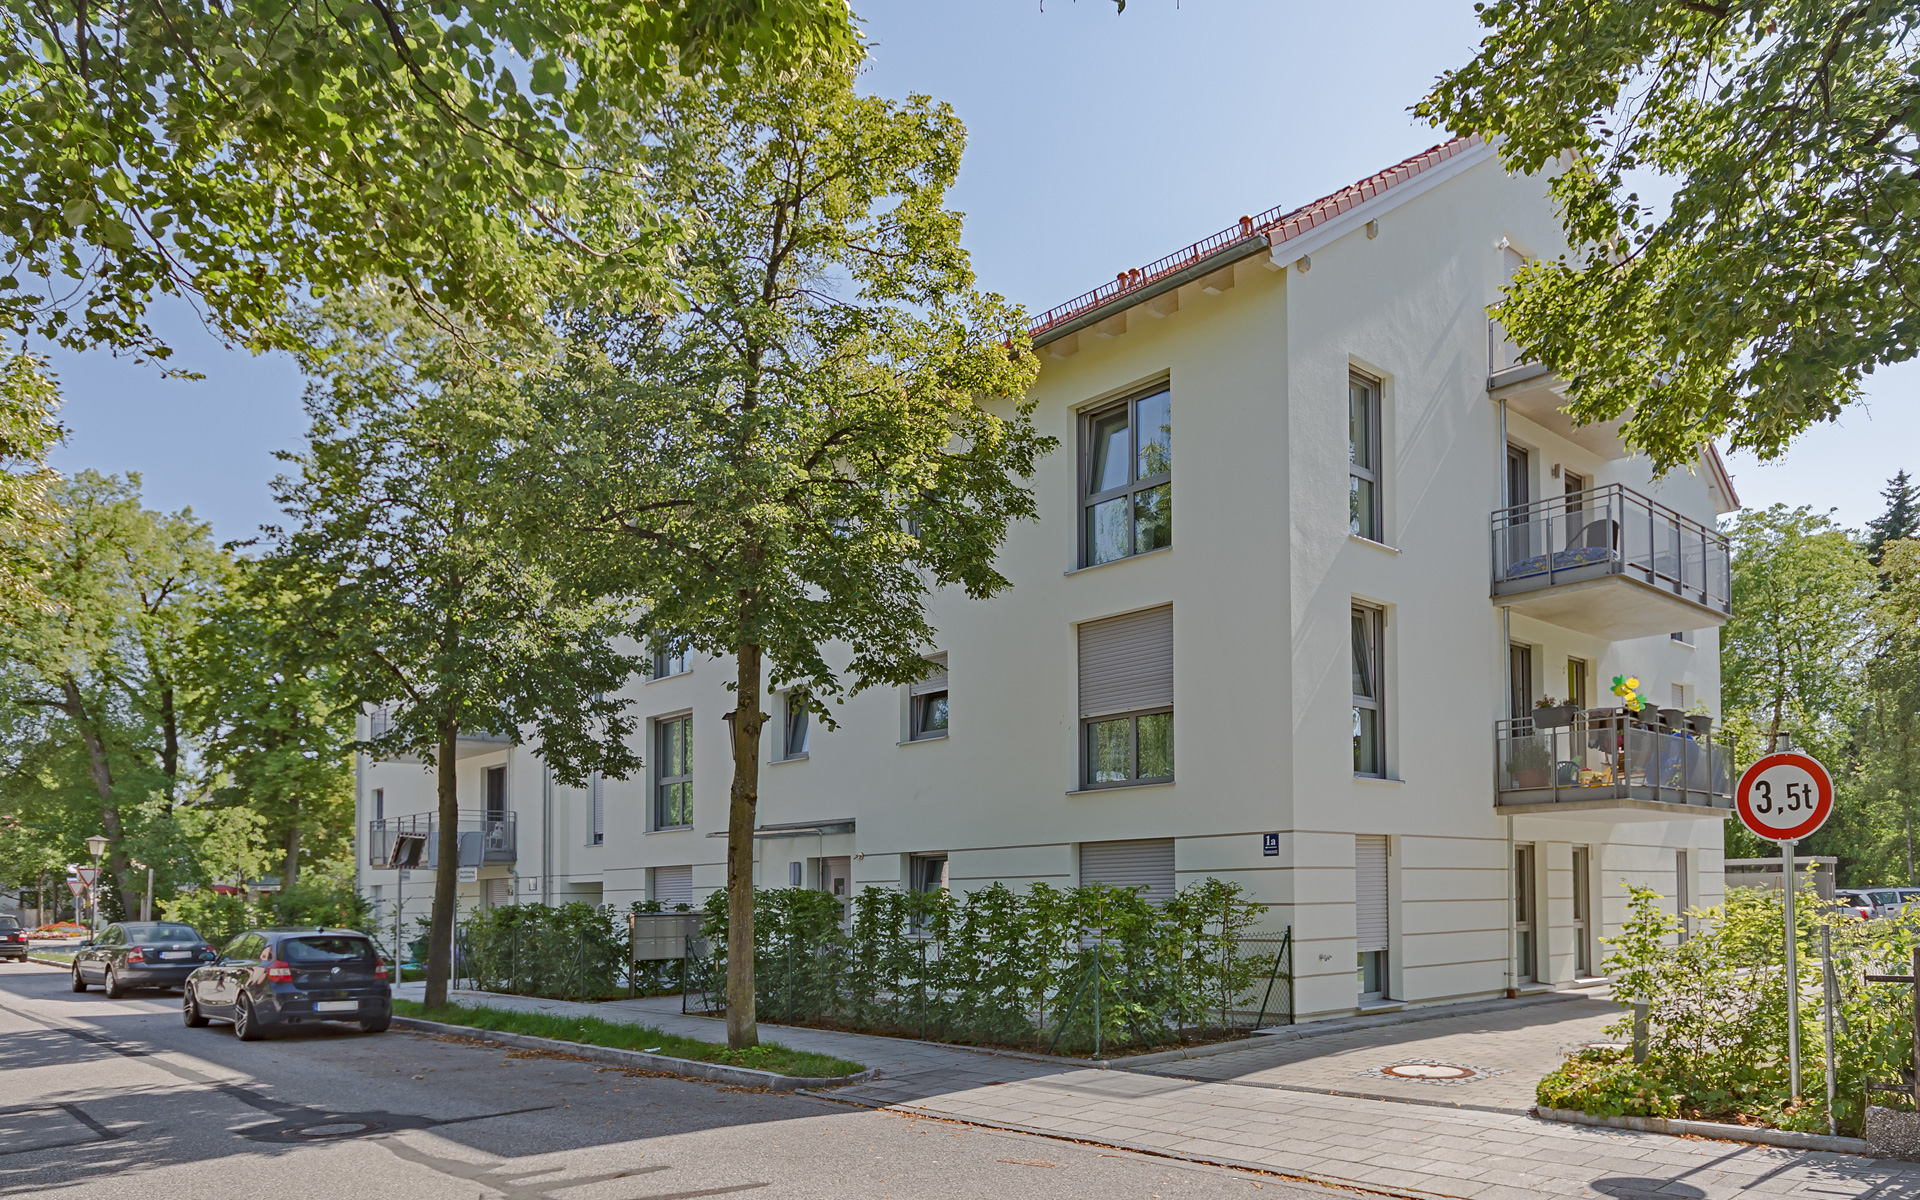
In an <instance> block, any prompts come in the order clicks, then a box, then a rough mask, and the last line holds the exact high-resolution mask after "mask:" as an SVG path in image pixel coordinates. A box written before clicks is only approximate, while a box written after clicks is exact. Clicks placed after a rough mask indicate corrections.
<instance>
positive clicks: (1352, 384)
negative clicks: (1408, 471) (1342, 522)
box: [1347, 369, 1387, 543]
mask: <svg viewBox="0 0 1920 1200" xmlns="http://www.w3.org/2000/svg"><path fill="white" fill-rule="evenodd" d="M1385 390H1386V389H1385V387H1384V386H1383V385H1382V384H1381V382H1380V381H1379V380H1378V379H1375V378H1374V377H1373V376H1371V375H1368V374H1366V373H1365V372H1362V371H1356V370H1352V369H1349V370H1348V371H1347V532H1348V533H1350V534H1352V535H1353V536H1354V537H1357V538H1365V539H1366V540H1367V541H1370V542H1381V543H1385V542H1386V540H1387V534H1386V515H1385V514H1386V507H1385V505H1384V504H1383V503H1382V499H1383V497H1382V494H1381V493H1382V490H1383V488H1384V486H1385V485H1384V482H1383V479H1384V476H1385V474H1386V472H1385V471H1383V470H1381V463H1380V448H1381V446H1382V444H1383V443H1382V440H1381V437H1380V417H1381V413H1382V411H1383V410H1384V408H1385V405H1384V404H1383V403H1382V402H1381V397H1382V395H1383V394H1384V392H1385ZM1356 391H1361V392H1362V393H1363V395H1362V396H1356V395H1355V392H1356ZM1357 403H1364V404H1365V406H1366V409H1367V432H1366V438H1365V441H1366V445H1365V446H1364V447H1361V446H1358V445H1356V444H1355V442H1354V436H1353V413H1354V408H1355V405H1356V404H1357ZM1363 448H1364V449H1365V451H1366V455H1367V463H1366V464H1364V465H1363V464H1362V463H1360V462H1359V461H1358V455H1359V453H1360V451H1361V450H1362V449H1363ZM1362 483H1366V484H1368V485H1370V487H1371V494H1372V497H1373V502H1372V503H1371V504H1370V505H1368V506H1367V509H1368V511H1367V512H1366V513H1364V514H1362V513H1361V512H1360V511H1359V510H1358V499H1359V496H1360V492H1361V488H1360V485H1361V484H1362ZM1363 516H1364V520H1363V519H1362V518H1363Z"/></svg>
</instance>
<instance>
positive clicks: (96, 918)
mask: <svg viewBox="0 0 1920 1200" xmlns="http://www.w3.org/2000/svg"><path fill="white" fill-rule="evenodd" d="M106 852H107V839H106V838H104V837H101V836H100V835H99V834H97V833H96V834H94V835H93V836H92V837H90V838H88V839H87V853H88V854H91V855H93V885H92V886H91V887H90V888H89V889H88V890H89V891H91V892H92V893H93V896H92V900H93V936H95V937H99V936H100V856H101V855H103V854H105V853H106Z"/></svg>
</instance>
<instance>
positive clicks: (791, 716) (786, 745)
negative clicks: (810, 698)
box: [780, 688, 810, 758]
mask: <svg viewBox="0 0 1920 1200" xmlns="http://www.w3.org/2000/svg"><path fill="white" fill-rule="evenodd" d="M786 709H787V711H786V715H785V719H784V720H783V721H782V722H781V726H780V757H781V758H805V757H806V756H807V732H808V730H807V726H808V725H809V723H810V722H809V721H808V716H809V714H808V712H807V694H806V693H805V692H803V691H801V690H800V689H799V688H795V689H793V690H792V691H790V692H788V693H787V699H786Z"/></svg>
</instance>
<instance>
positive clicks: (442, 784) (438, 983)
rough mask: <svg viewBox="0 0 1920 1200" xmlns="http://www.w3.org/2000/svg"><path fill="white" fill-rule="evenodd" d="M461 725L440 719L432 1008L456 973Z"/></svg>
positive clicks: (430, 971) (443, 996) (430, 954)
mask: <svg viewBox="0 0 1920 1200" xmlns="http://www.w3.org/2000/svg"><path fill="white" fill-rule="evenodd" d="M458 737H459V727H458V726H457V725H456V724H455V723H454V722H453V721H452V720H451V719H443V720H442V721H441V722H440V750H439V753H438V755H437V759H438V761H437V762H435V764H434V775H435V779H436V781H437V783H438V785H439V793H440V845H439V849H438V850H437V852H436V853H437V854H438V860H437V861H436V862H435V864H434V871H433V930H432V932H431V933H430V934H428V937H427V995H426V1003H427V1007H428V1008H438V1007H440V1006H441V1005H443V1004H445V1003H446V1002H447V981H448V979H450V978H451V977H452V975H453V918H454V904H455V902H456V900H457V899H458V896H459V893H458V890H457V889H458V887H459V881H460V796H459V793H458V792H456V791H455V790H454V774H453V769H454V759H453V755H454V750H455V748H456V747H455V745H454V741H455V739H456V738H458Z"/></svg>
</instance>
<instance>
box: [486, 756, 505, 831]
mask: <svg viewBox="0 0 1920 1200" xmlns="http://www.w3.org/2000/svg"><path fill="white" fill-rule="evenodd" d="M486 799H487V820H488V821H504V820H506V819H507V769H506V768H505V767H488V768H487V788H486Z"/></svg>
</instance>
